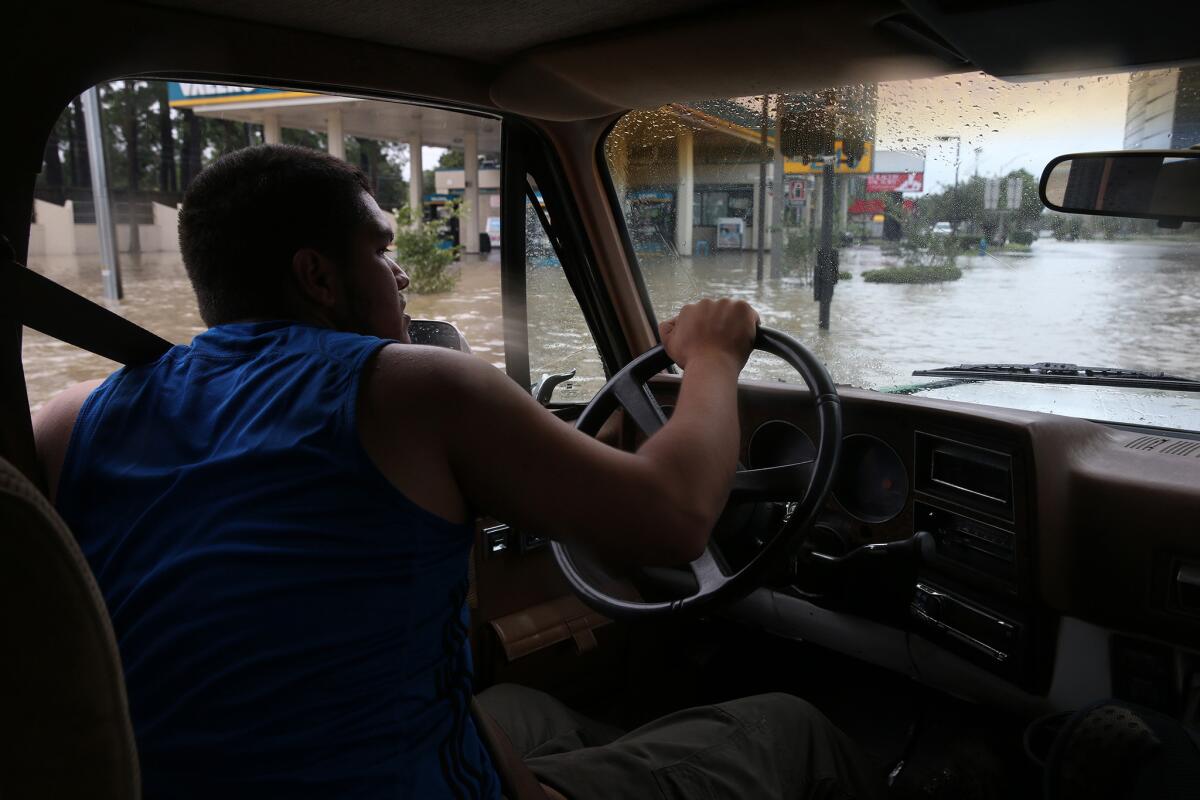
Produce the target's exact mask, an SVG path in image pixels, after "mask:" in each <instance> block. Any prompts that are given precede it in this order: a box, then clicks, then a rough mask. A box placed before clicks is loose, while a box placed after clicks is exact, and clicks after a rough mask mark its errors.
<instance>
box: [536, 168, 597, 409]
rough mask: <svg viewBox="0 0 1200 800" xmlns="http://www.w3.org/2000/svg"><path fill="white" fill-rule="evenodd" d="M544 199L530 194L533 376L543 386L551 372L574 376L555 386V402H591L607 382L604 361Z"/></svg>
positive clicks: (551, 374)
mask: <svg viewBox="0 0 1200 800" xmlns="http://www.w3.org/2000/svg"><path fill="white" fill-rule="evenodd" d="M534 197H535V198H536V199H537V201H538V207H536V208H535V206H534V200H532V199H530V198H529V197H526V198H525V295H526V314H527V316H528V320H529V379H530V385H531V386H537V384H538V382H539V381H541V380H543V378H544V377H545V376H551V379H553V376H555V375H565V374H568V373H570V372H572V371H574V372H575V374H574V376H573V377H571V378H568V379H566V380H565V381H564V382H563V383H561V384H559V385H558V387H557V388H556V389H555V390H554V395H553V399H554V401H555V402H567V403H579V402H587V401H588V400H590V399H591V398H592V397H593V396H594V395H595V394H596V392H598V391H599V390H600V387H602V386H603V385H604V381H605V376H604V363H603V361H601V359H600V353H599V352H598V351H597V349H596V343H595V341H594V340H593V339H592V334H591V331H589V330H588V326H587V322H586V321H585V320H584V317H583V312H582V311H581V310H580V308H579V301H578V300H577V299H576V297H575V294H574V293H573V292H572V290H571V285H570V283H568V282H567V277H566V275H565V274H564V272H563V266H562V264H561V263H560V262H559V259H558V256H557V255H556V254H555V252H554V247H553V246H552V245H551V243H550V238H549V236H548V235H547V233H546V229H545V228H544V227H543V226H542V219H541V216H542V215H544V214H546V213H547V212H546V209H545V206H544V204H543V202H542V200H541V193H540V192H538V193H535V195H534Z"/></svg>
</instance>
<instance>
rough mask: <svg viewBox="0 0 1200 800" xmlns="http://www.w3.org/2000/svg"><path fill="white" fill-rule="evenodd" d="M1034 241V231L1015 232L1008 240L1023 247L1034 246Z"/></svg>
mask: <svg viewBox="0 0 1200 800" xmlns="http://www.w3.org/2000/svg"><path fill="white" fill-rule="evenodd" d="M1033 239H1034V236H1033V231H1013V232H1012V234H1010V235H1009V237H1008V240H1009V241H1010V242H1012V243H1013V244H1023V245H1031V244H1033Z"/></svg>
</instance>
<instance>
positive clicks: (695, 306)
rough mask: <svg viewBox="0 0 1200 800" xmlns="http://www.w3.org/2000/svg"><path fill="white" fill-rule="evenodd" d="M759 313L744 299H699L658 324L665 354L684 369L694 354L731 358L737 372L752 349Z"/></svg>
mask: <svg viewBox="0 0 1200 800" xmlns="http://www.w3.org/2000/svg"><path fill="white" fill-rule="evenodd" d="M758 322H759V320H758V312H756V311H755V310H754V309H753V308H751V307H750V304H749V303H747V302H745V301H743V300H731V299H728V298H723V299H721V300H701V301H699V302H698V303H690V304H688V305H686V306H684V307H683V308H681V309H680V310H679V314H678V315H677V316H675V317H673V318H671V319H669V320H667V321H666V322H663V323H662V324H661V325H659V326H658V331H659V333H660V334H661V335H662V341H663V346H664V347H666V349H667V355H669V356H670V357H671V359H672V360H673V361H674V362H675V363H676V364H678V365H679V366H681V367H683V368H684V369H687V366H688V362H689V361H691V360H693V359H695V358H697V357H707V356H720V357H726V358H730V359H732V361H733V363H734V365H735V367H736V368H737V369H738V370H739V371H740V370H741V368H742V367H744V366H745V365H746V359H747V358H749V357H750V351H751V350H753V349H754V337H755V335H756V333H757V329H758Z"/></svg>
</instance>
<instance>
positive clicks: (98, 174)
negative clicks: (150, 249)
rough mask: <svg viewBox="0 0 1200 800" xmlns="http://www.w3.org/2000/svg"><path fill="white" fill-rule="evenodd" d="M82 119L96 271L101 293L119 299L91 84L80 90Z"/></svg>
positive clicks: (97, 105) (95, 94) (96, 94)
mask: <svg viewBox="0 0 1200 800" xmlns="http://www.w3.org/2000/svg"><path fill="white" fill-rule="evenodd" d="M83 123H84V128H86V129H87V146H88V163H89V164H90V165H91V173H92V204H93V205H94V206H95V208H96V235H97V236H98V237H99V239H100V264H101V267H100V274H101V275H102V276H103V278H104V296H105V298H107V299H108V300H120V299H121V298H122V297H123V296H124V291H123V289H122V287H121V262H120V260H119V257H118V256H117V228H116V225H115V224H114V223H113V216H112V206H111V205H110V203H109V196H108V171H107V170H106V169H105V165H104V134H103V132H102V130H101V128H100V92H99V91H98V90H97V89H96V87H95V86H93V87H92V88H90V89H88V90H87V91H86V92H84V93H83Z"/></svg>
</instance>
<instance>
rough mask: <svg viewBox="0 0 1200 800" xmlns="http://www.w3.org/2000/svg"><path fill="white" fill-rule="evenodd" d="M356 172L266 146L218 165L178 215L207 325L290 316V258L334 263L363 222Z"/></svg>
mask: <svg viewBox="0 0 1200 800" xmlns="http://www.w3.org/2000/svg"><path fill="white" fill-rule="evenodd" d="M363 192H367V193H370V184H369V182H368V181H367V178H366V176H365V175H364V174H363V173H362V171H361V170H359V169H357V168H356V167H352V166H351V165H349V164H347V163H346V162H345V161H342V160H341V159H339V158H336V157H334V156H331V155H329V154H328V153H324V152H322V151H320V150H310V149H308V148H304V147H293V146H291V145H278V144H267V145H259V146H257V147H248V148H246V149H244V150H238V151H237V152H234V153H230V154H229V155H226V156H222V157H221V158H219V159H217V161H215V162H214V163H213V164H212V165H211V166H209V167H208V168H207V169H205V170H204V171H202V172H201V173H200V174H199V175H197V176H196V179H195V180H194V181H193V182H192V184H191V186H189V187H188V190H187V192H186V193H185V194H184V196H183V208H182V209H181V210H180V212H179V248H180V250H181V251H182V254H183V264H184V266H185V267H186V268H187V273H188V277H189V278H190V279H191V281H192V288H193V289H195V291H196V299H197V301H199V304H200V316H201V317H203V319H204V322H205V324H207V325H210V326H211V325H220V324H222V323H225V322H234V321H237V320H243V319H264V318H279V317H286V316H287V315H288V313H289V312H288V309H287V307H286V305H285V296H286V295H285V286H286V281H287V276H288V274H289V268H290V266H291V263H292V256H293V255H294V254H295V252H296V251H297V250H299V249H301V248H304V247H312V248H314V249H316V250H318V251H320V252H321V253H323V254H324V255H326V256H328V257H330V258H333V259H335V260H339V261H340V260H341V259H342V257H343V256H344V255H345V254H346V252H347V250H348V247H349V242H350V236H351V233H352V232H353V231H354V229H355V227H357V226H358V225H359V224H360V223H361V222H362V221H364V220H365V219H366V215H367V213H368V212H367V208H366V207H365V206H364V204H363V203H362V199H361V198H362V193H363Z"/></svg>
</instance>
